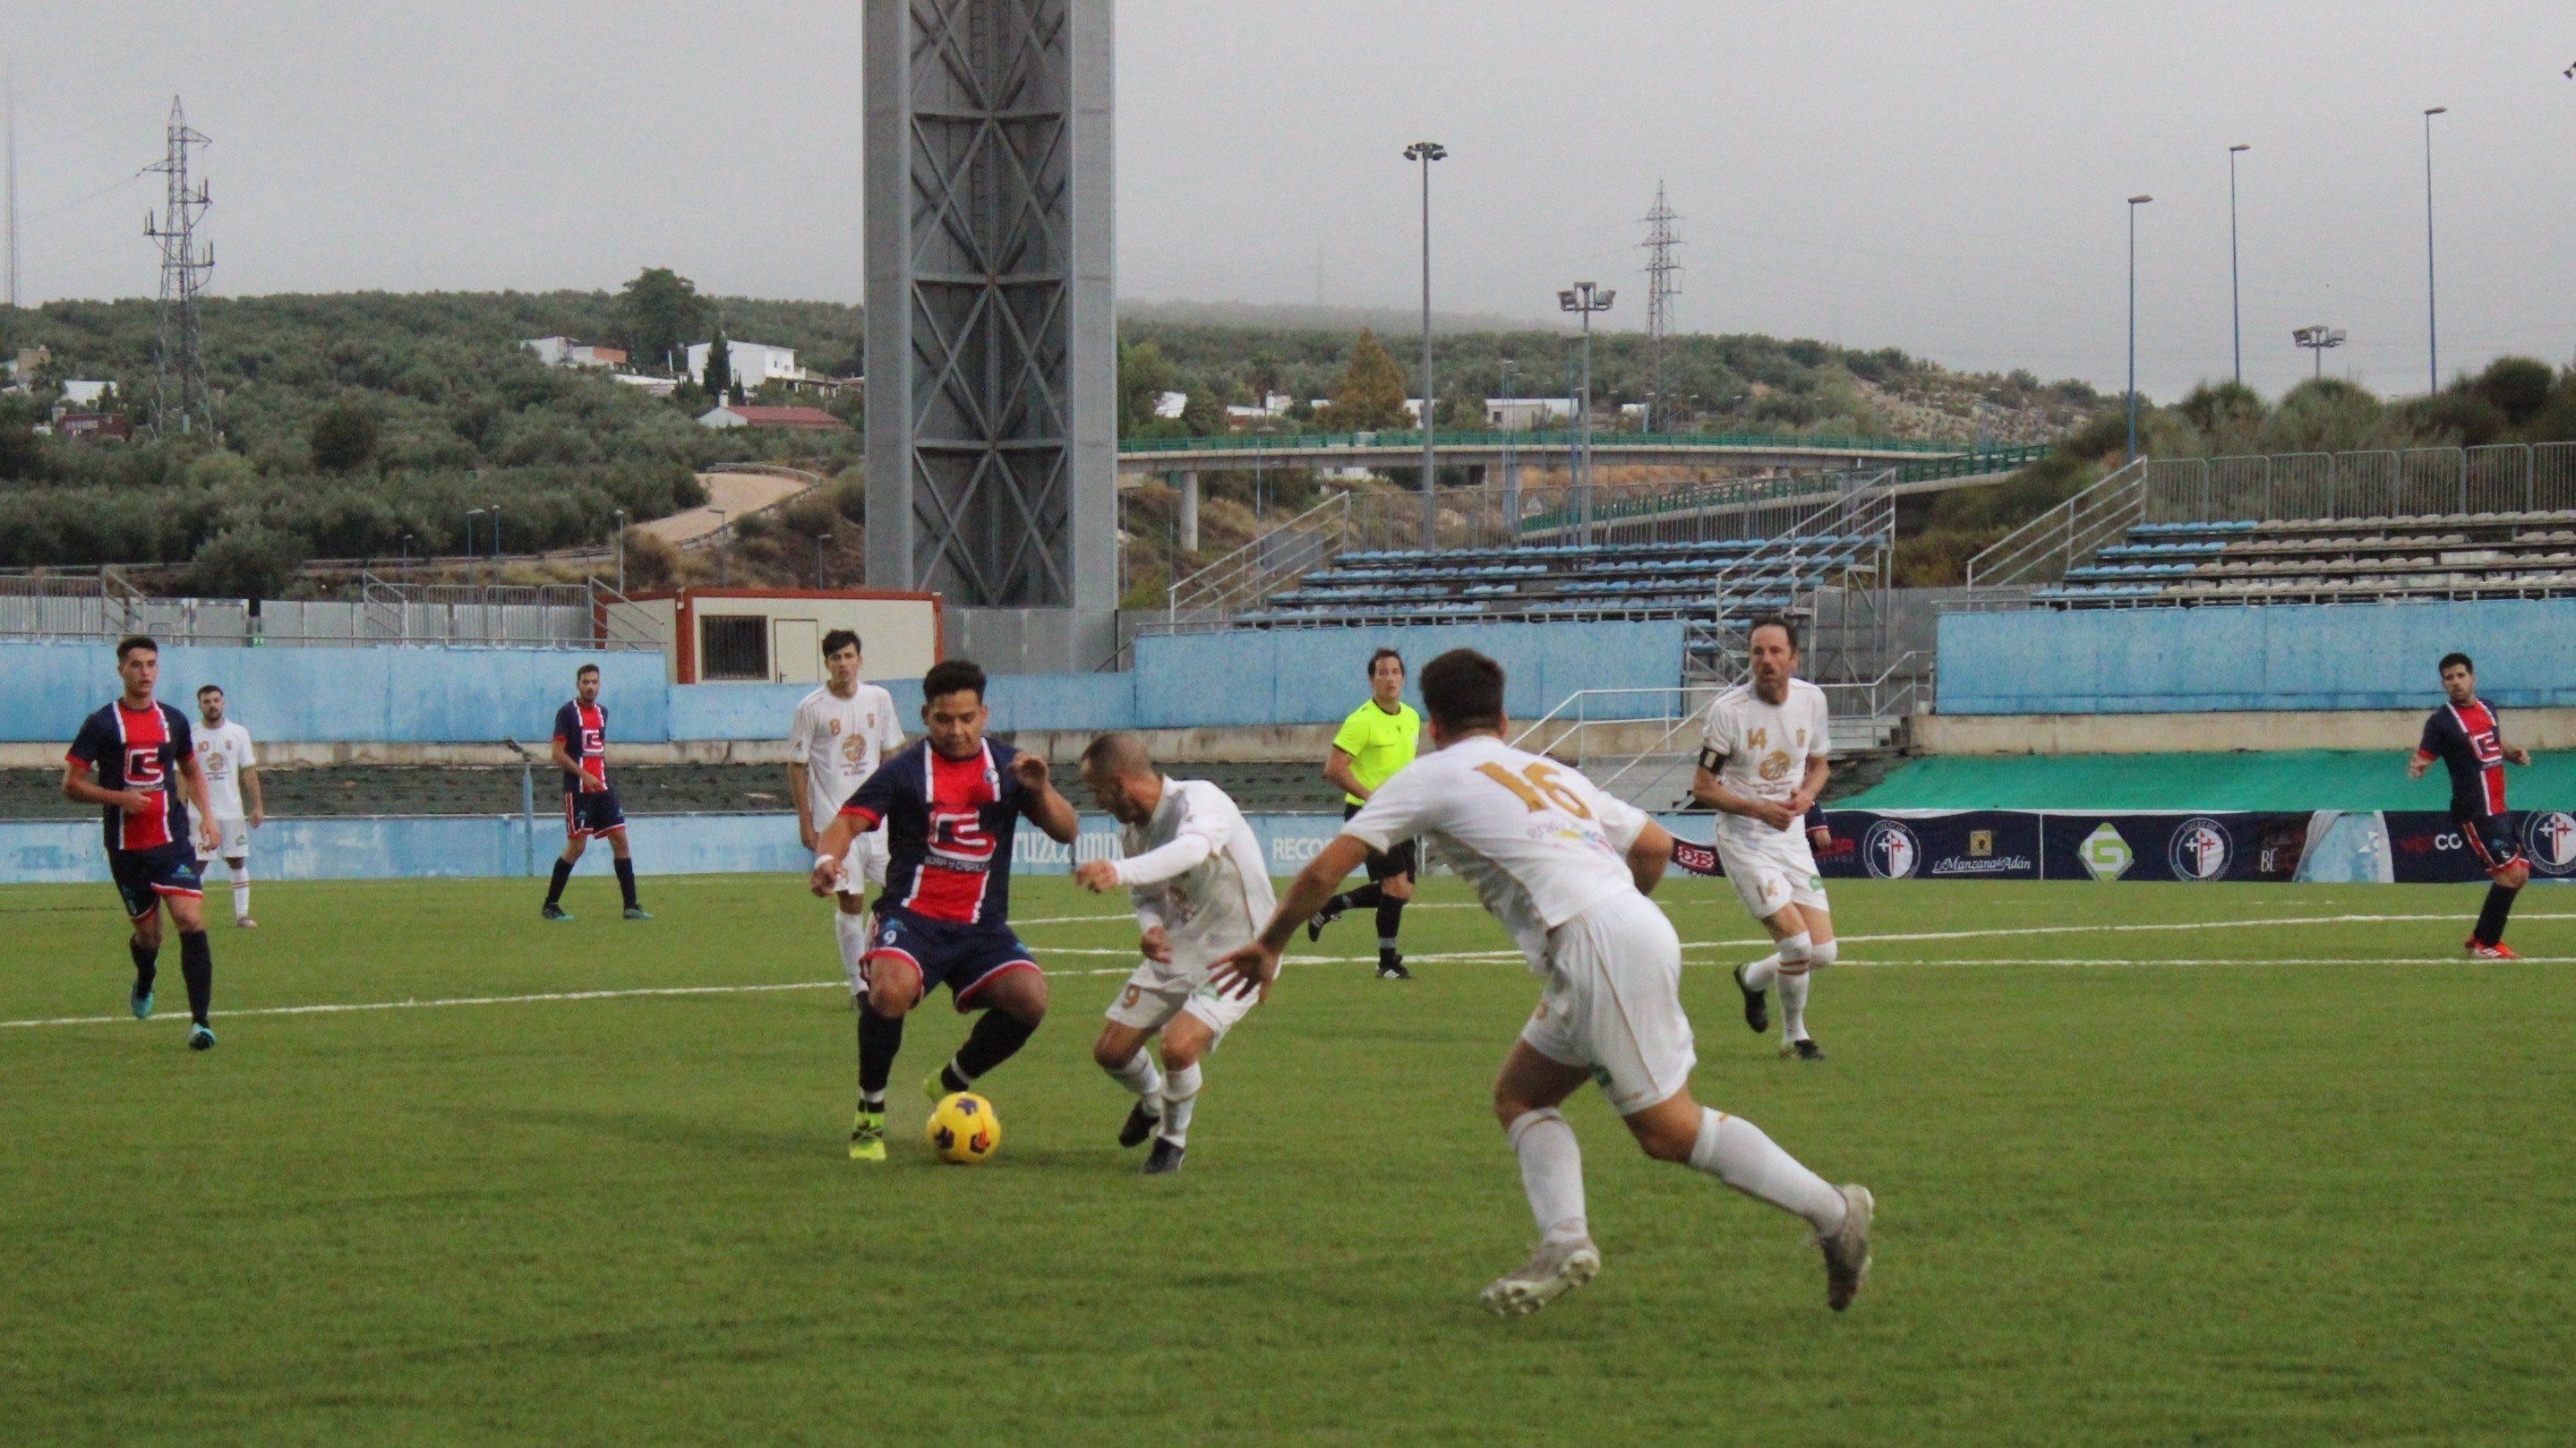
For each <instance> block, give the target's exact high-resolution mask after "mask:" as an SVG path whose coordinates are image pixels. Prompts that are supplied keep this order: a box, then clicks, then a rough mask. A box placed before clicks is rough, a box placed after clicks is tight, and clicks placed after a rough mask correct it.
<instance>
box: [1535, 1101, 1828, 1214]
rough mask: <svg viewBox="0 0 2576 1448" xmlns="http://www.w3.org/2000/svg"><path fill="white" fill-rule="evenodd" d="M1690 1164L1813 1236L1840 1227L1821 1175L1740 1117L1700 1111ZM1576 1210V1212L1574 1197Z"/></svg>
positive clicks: (1570, 1143) (1569, 1142)
mask: <svg viewBox="0 0 2576 1448" xmlns="http://www.w3.org/2000/svg"><path fill="white" fill-rule="evenodd" d="M1522 1119H1523V1120H1527V1119H1528V1118H1526V1117H1524V1118H1522ZM1516 1129H1517V1128H1516ZM1516 1139H1517V1138H1516ZM1573 1148H1574V1133H1573V1132H1572V1130H1570V1129H1569V1130H1568V1131H1567V1132H1566V1150H1567V1152H1568V1153H1569V1154H1570V1153H1571V1152H1572V1151H1573ZM1690 1164H1691V1165H1692V1166H1695V1167H1697V1168H1699V1169H1700V1170H1701V1171H1704V1172H1707V1173H1708V1174H1709V1175H1710V1176H1713V1177H1715V1178H1717V1179H1718V1180H1719V1181H1722V1182H1724V1183H1726V1184H1727V1185H1728V1186H1731V1187H1733V1188H1735V1189H1736V1190H1737V1191H1739V1192H1742V1193H1744V1194H1745V1195H1746V1196H1748V1197H1757V1198H1760V1199H1761V1200H1763V1201H1766V1202H1769V1203H1770V1204H1771V1205H1773V1206H1775V1207H1778V1208H1780V1209H1781V1210H1783V1211H1788V1212H1795V1213H1796V1214H1798V1215H1799V1216H1801V1217H1804V1218H1806V1219H1807V1222H1808V1224H1809V1225H1810V1226H1813V1227H1814V1228H1815V1229H1816V1231H1817V1232H1818V1233H1819V1234H1822V1233H1825V1232H1831V1231H1833V1230H1835V1229H1836V1228H1838V1227H1840V1226H1841V1225H1842V1224H1843V1210H1844V1208H1843V1194H1842V1193H1841V1192H1838V1191H1836V1190H1834V1188H1833V1186H1832V1185H1831V1184H1830V1183H1828V1182H1827V1181H1826V1180H1825V1179H1824V1178H1823V1177H1820V1176H1818V1175H1816V1174H1815V1173H1814V1172H1811V1171H1809V1170H1807V1169H1806V1168H1805V1167H1803V1166H1801V1165H1799V1164H1798V1159H1797V1158H1796V1157H1794V1156H1791V1155H1790V1154H1789V1153H1787V1152H1785V1151H1782V1150H1781V1149H1780V1147H1779V1144H1778V1143H1777V1142H1774V1141H1773V1140H1772V1139H1771V1138H1770V1137H1768V1136H1765V1135H1763V1133H1762V1128H1761V1127H1758V1126H1756V1125H1754V1124H1753V1123H1752V1122H1750V1121H1747V1120H1745V1119H1744V1118H1743V1117H1741V1116H1729V1115H1727V1114H1726V1113H1725V1112H1722V1111H1712V1110H1710V1109H1709V1108H1707V1107H1701V1108H1700V1114H1699V1143H1698V1144H1697V1145H1695V1146H1693V1147H1692V1148H1691V1155H1690ZM1521 1174H1522V1177H1523V1179H1524V1180H1526V1179H1527V1178H1528V1175H1529V1154H1528V1153H1527V1152H1523V1153H1522V1155H1521ZM1531 1199H1532V1200H1533V1201H1535V1200H1536V1199H1537V1191H1536V1189H1535V1188H1532V1190H1531ZM1577 1210H1580V1199H1579V1198H1578V1203H1577Z"/></svg>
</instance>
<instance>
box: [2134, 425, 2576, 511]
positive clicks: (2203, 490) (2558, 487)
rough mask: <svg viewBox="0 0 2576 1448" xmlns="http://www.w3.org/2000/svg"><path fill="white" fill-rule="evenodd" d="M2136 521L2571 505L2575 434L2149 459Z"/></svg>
mask: <svg viewBox="0 0 2576 1448" xmlns="http://www.w3.org/2000/svg"><path fill="white" fill-rule="evenodd" d="M2142 504H2143V510H2144V511H2143V516H2142V518H2141V519H2140V521H2142V522H2148V523H2217V522H2229V521H2250V522H2280V521H2293V520H2301V519H2316V520H2319V521H2322V522H2348V521H2357V520H2358V521H2367V520H2369V519H2372V518H2390V519H2394V518H2409V517H2427V516H2437V517H2438V516H2450V515H2458V514H2469V513H2515V512H2558V511H2564V510H2568V509H2576V443H2565V442H2552V443H2498V444H2495V445H2493V446H2489V447H2473V448H2456V447H2428V448H2407V449H2404V450H2402V451H2401V450H2396V449H2388V450H2374V451H2369V452H2341V453H2279V454H2273V455H2269V456H2262V455H2257V456H2246V457H2222V458H2157V459H2153V460H2151V461H2149V462H2148V463H2147V464H2146V473H2145V492H2144V496H2143V498H2142Z"/></svg>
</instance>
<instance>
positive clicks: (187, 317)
mask: <svg viewBox="0 0 2576 1448" xmlns="http://www.w3.org/2000/svg"><path fill="white" fill-rule="evenodd" d="M164 144H165V149H164V152H163V155H162V158H161V161H160V164H158V165H153V166H146V167H144V168H143V169H144V170H145V171H146V172H155V171H157V172H159V173H161V174H162V175H163V176H165V177H167V178H168V179H169V193H168V197H167V199H166V200H165V201H164V202H163V209H162V212H161V215H160V217H159V219H158V221H157V223H156V221H155V219H154V218H153V216H152V214H151V213H150V212H146V213H144V217H143V234H144V235H145V236H148V237H150V238H152V239H153V240H154V241H157V242H159V243H160V244H161V336H160V345H159V347H158V349H157V355H156V357H155V367H156V375H155V378H154V384H153V397H152V404H153V412H154V417H153V426H154V427H155V428H157V429H159V430H160V431H161V432H163V433H165V434H166V433H168V432H170V431H172V430H173V427H174V424H175V428H176V430H177V431H179V432H194V431H196V430H197V429H198V428H200V427H202V428H204V429H205V430H206V431H207V432H210V433H211V432H213V431H214V430H215V404H214V399H213V397H212V395H211V394H209V393H208V392H207V390H206V357H205V344H204V339H203V338H202V336H201V335H200V334H199V332H198V328H197V295H198V293H200V292H202V291H204V290H205V286H206V277H207V275H208V274H209V273H211V272H212V271H214V269H215V249H214V247H213V246H212V245H211V244H209V245H208V246H207V247H206V248H205V249H204V250H203V251H202V252H200V251H199V250H198V247H197V227H198V224H199V223H200V222H201V221H203V220H204V219H205V214H206V209H207V208H208V207H210V206H212V205H214V201H213V199H212V198H211V197H210V196H209V195H208V193H207V189H206V183H205V181H204V179H203V178H200V179H198V180H197V181H195V182H194V183H193V184H192V183H191V182H190V181H189V179H188V171H189V156H188V153H189V151H190V150H191V149H192V148H194V147H198V146H206V145H211V144H213V141H212V139H211V138H209V137H207V136H203V135H200V134H199V133H197V132H196V131H195V130H192V129H190V127H189V125H188V116H187V113H186V112H185V111H183V110H181V109H180V108H179V98H178V97H177V96H172V97H171V98H170V128H169V132H168V135H167V138H166V140H165V143H164Z"/></svg>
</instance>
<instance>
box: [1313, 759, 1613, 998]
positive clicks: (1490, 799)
mask: <svg viewBox="0 0 2576 1448" xmlns="http://www.w3.org/2000/svg"><path fill="white" fill-rule="evenodd" d="M1646 825H1647V819H1646V815H1645V813H1644V812H1643V811H1641V810H1639V809H1638V808H1636V807H1635V806H1634V805H1631V804H1629V803H1627V802H1626V801H1624V800H1621V799H1618V798H1616V797H1614V796H1611V795H1608V794H1605V793H1603V792H1602V790H1601V788H1600V787H1599V786H1597V785H1595V784H1594V783H1593V782H1592V781H1590V780H1588V779H1585V778H1584V777H1583V776H1582V775H1581V774H1580V773H1577V772H1576V771H1575V770H1573V769H1571V768H1569V767H1567V766H1565V765H1562V764H1559V763H1557V762H1556V761H1555V760H1552V759H1548V758H1544V757H1542V756H1540V755H1536V754H1530V753H1527V752H1525V751H1522V750H1518V749H1514V748H1512V747H1511V746H1510V745H1508V744H1505V743H1504V742H1503V741H1502V740H1500V739H1497V738H1495V737H1494V736H1492V735H1490V734H1478V735H1474V736H1472V737H1470V738H1466V739H1462V740H1460V741H1458V742H1457V743H1455V744H1452V745H1450V746H1449V747H1447V748H1446V749H1442V750H1440V751H1438V752H1437V753H1433V754H1426V755H1423V756H1422V757H1421V758H1419V759H1416V760H1414V761H1413V762H1412V763H1411V764H1408V765H1406V766H1405V767H1404V768H1402V769H1400V770H1398V771H1396V773H1395V775H1394V777H1392V778H1390V779H1389V780H1387V782H1386V783H1384V784H1381V785H1379V786H1378V787H1377V792H1376V793H1374V794H1372V795H1370V796H1369V802H1368V803H1367V804H1366V805H1363V806H1362V807H1361V808H1360V812H1359V813H1358V814H1355V815H1353V816H1351V817H1350V819H1349V820H1347V821H1345V822H1344V823H1343V825H1342V833H1343V834H1346V835H1350V836H1353V837H1355V838H1357V839H1358V840H1360V841H1361V842H1362V843H1364V844H1366V845H1368V846H1369V848H1371V849H1374V850H1385V849H1387V848H1389V847H1390V846H1392V845H1394V844H1395V843H1396V842H1397V841H1399V840H1405V839H1410V838H1412V837H1413V836H1415V835H1428V836H1430V837H1431V841H1432V844H1433V845H1434V846H1436V847H1437V848H1439V849H1440V850H1441V852H1442V854H1443V856H1444V858H1446V859H1447V860H1448V861H1449V862H1450V864H1451V865H1453V866H1455V867H1456V869H1457V871H1458V873H1459V874H1461V875H1463V876H1465V877H1466V878H1467V881H1468V883H1469V884H1471V885H1474V886H1475V887H1476V895H1477V898H1478V899H1480V900H1482V901H1484V903H1485V908H1486V909H1487V910H1490V911H1492V912H1493V915H1494V918H1495V919H1497V920H1500V921H1501V922H1502V923H1503V928H1504V929H1506V930H1509V931H1510V932H1511V933H1512V939H1513V940H1514V941H1516V942H1517V943H1518V944H1519V945H1520V947H1521V951H1522V953H1523V954H1525V955H1527V956H1528V957H1529V963H1530V969H1531V970H1533V971H1539V972H1542V973H1544V971H1545V970H1546V963H1547V935H1548V932H1549V931H1551V930H1554V929H1555V928H1556V927H1558V926H1560V925H1563V924H1564V923H1565V922H1567V921H1568V920H1571V919H1573V918H1574V917H1575V916H1577V915H1580V914H1582V913H1583V912H1584V911H1586V910H1589V909H1591V908H1592V907H1593V906H1595V905H1598V904H1600V903H1601V902H1602V901H1604V900H1608V899H1612V898H1614V897H1616V896H1618V895H1620V894H1622V893H1634V892H1635V891H1636V888H1637V885H1636V880H1635V877H1633V876H1632V875H1630V873H1629V871H1628V860H1627V853H1628V848H1629V846H1631V845H1634V844H1635V843H1636V842H1637V836H1638V835H1640V834H1642V833H1644V832H1645V828H1646Z"/></svg>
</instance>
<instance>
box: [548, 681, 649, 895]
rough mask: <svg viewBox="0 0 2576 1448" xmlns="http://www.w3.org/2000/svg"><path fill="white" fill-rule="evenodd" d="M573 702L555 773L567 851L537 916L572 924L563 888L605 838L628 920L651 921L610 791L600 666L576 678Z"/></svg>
mask: <svg viewBox="0 0 2576 1448" xmlns="http://www.w3.org/2000/svg"><path fill="white" fill-rule="evenodd" d="M572 683H573V697H572V698H571V700H569V701H568V702H566V703H565V705H564V706H563V707H562V708H560V709H557V710H556V711H555V747H554V760H555V768H557V769H560V770H562V771H563V781H564V848H563V854H562V855H561V856H559V857H557V859H556V860H555V878H554V883H553V884H551V885H548V886H547V887H546V903H545V906H544V907H543V908H542V909H540V910H538V911H537V914H539V915H540V916H542V917H544V918H545V919H548V920H570V919H571V918H572V913H571V912H570V911H568V910H566V909H564V908H563V892H564V882H566V881H568V880H570V879H571V878H572V867H573V866H574V865H575V864H577V863H579V862H580V860H581V855H582V851H584V850H586V849H588V848H589V847H590V841H591V838H592V837H593V836H595V835H604V836H606V837H607V839H608V852H609V854H610V855H611V856H613V857H614V858H615V864H616V867H617V893H619V894H620V895H623V896H625V897H626V918H627V919H629V920H650V919H652V918H653V917H652V916H650V915H648V914H646V913H644V907H643V906H642V905H639V904H637V903H636V900H635V861H634V859H633V857H632V856H630V855H629V854H628V852H627V846H626V811H625V810H624V809H622V808H620V807H619V806H618V803H617V791H616V790H613V789H611V788H609V787H608V711H607V710H606V709H603V708H601V707H599V665H597V664H584V665H582V666H581V667H580V668H578V669H575V670H574V671H573V675H572Z"/></svg>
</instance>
